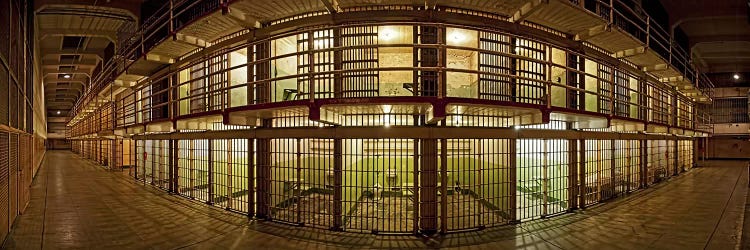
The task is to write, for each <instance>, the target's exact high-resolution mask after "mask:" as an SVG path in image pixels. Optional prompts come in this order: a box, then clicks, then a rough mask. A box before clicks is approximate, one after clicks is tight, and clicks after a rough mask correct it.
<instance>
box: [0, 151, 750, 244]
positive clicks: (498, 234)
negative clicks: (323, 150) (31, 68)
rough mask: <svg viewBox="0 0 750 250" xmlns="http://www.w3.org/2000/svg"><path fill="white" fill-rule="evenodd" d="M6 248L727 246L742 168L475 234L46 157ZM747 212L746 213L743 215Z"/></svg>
mask: <svg viewBox="0 0 750 250" xmlns="http://www.w3.org/2000/svg"><path fill="white" fill-rule="evenodd" d="M43 164H44V166H43V167H42V169H41V171H40V173H39V175H38V176H37V177H36V179H35V180H34V184H33V187H32V200H31V203H30V205H29V207H28V209H27V210H26V213H25V214H24V215H22V216H20V217H19V219H18V220H17V221H16V225H15V227H14V229H13V231H12V233H11V235H10V236H9V237H8V238H7V239H6V241H5V245H4V246H3V247H4V248H7V249H40V248H44V249H59V248H82V249H129V248H132V249H143V248H153V249H173V248H191V249H231V248H249V247H254V248H255V247H258V248H260V249H319V248H396V247H398V248H428V247H446V248H454V247H469V248H474V249H501V248H502V249H509V248H525V249H550V248H551V249H597V248H600V249H735V248H739V247H740V239H741V238H742V232H741V231H742V223H743V219H744V214H745V213H746V212H745V211H746V208H745V203H746V199H747V190H748V188H747V186H748V178H747V171H748V170H747V165H746V163H745V162H739V161H734V162H730V161H717V162H709V163H708V164H707V165H708V166H707V167H702V168H697V169H694V170H691V171H690V172H688V173H686V174H683V175H681V176H679V177H677V178H672V179H671V180H669V181H667V182H666V183H662V184H659V185H656V186H653V187H651V188H649V189H646V190H643V191H640V192H637V193H635V194H633V195H630V196H627V197H624V198H620V199H617V200H614V201H611V202H608V203H606V204H603V205H599V206H596V207H592V208H589V209H586V210H584V211H578V212H576V213H572V214H566V215H561V216H557V217H553V218H551V219H545V220H537V221H532V222H528V223H522V224H520V225H512V226H505V227H499V228H490V229H486V230H483V231H477V232H466V233H459V234H448V235H438V236H436V237H433V238H419V237H415V236H383V235H370V234H353V233H340V232H330V231H324V230H315V229H309V228H297V227H292V226H286V225H281V224H276V223H269V222H248V220H247V218H245V217H243V216H241V215H238V214H234V213H230V212H226V211H223V210H221V209H217V208H214V207H209V206H207V205H203V204H199V203H196V202H191V201H188V200H186V199H184V198H180V197H175V196H171V195H169V194H166V193H164V192H163V191H160V190H156V189H154V188H151V187H144V186H143V185H142V184H138V183H136V182H134V181H132V180H130V179H128V178H126V177H123V175H122V174H120V173H112V172H107V171H105V170H104V169H102V168H101V167H97V166H95V165H94V164H93V163H91V162H90V161H87V160H83V159H81V158H80V157H78V156H76V155H74V154H73V153H70V152H67V151H49V152H47V156H46V158H45V161H44V163H43ZM748 211H750V210H748Z"/></svg>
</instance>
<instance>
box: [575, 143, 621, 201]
mask: <svg viewBox="0 0 750 250" xmlns="http://www.w3.org/2000/svg"><path fill="white" fill-rule="evenodd" d="M585 147H586V149H585V150H586V151H585V156H586V158H585V159H584V161H585V162H586V164H585V168H584V169H582V171H585V180H583V183H585V186H584V187H583V195H584V196H585V205H593V204H596V203H599V202H601V201H604V200H607V199H610V198H612V197H614V194H615V186H614V184H615V181H614V175H615V170H614V169H613V167H614V166H612V163H613V161H612V159H613V158H612V157H613V155H612V153H613V152H612V141H611V140H586V141H585Z"/></svg>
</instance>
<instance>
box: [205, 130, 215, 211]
mask: <svg viewBox="0 0 750 250" xmlns="http://www.w3.org/2000/svg"><path fill="white" fill-rule="evenodd" d="M214 181H215V180H214V140H213V139H208V201H207V202H206V203H208V204H209V205H213V204H214Z"/></svg>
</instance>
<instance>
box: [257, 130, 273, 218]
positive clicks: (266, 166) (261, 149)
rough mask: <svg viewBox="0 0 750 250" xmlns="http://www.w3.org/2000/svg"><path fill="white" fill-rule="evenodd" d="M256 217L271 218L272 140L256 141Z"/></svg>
mask: <svg viewBox="0 0 750 250" xmlns="http://www.w3.org/2000/svg"><path fill="white" fill-rule="evenodd" d="M256 142H257V145H256V147H257V149H256V150H257V151H256V156H257V157H258V158H257V159H256V162H257V164H256V174H257V177H256V178H257V182H256V183H257V185H258V186H257V192H258V193H257V194H256V206H257V212H256V217H257V218H260V219H268V218H270V212H271V211H270V209H269V208H270V206H271V204H270V201H271V197H270V191H271V152H270V149H271V139H256Z"/></svg>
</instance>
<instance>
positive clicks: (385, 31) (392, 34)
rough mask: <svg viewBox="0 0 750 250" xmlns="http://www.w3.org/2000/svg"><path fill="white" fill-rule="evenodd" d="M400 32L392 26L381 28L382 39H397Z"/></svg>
mask: <svg viewBox="0 0 750 250" xmlns="http://www.w3.org/2000/svg"><path fill="white" fill-rule="evenodd" d="M397 36H398V32H397V31H396V29H394V28H392V27H381V29H380V40H383V41H391V40H393V39H396V37H397Z"/></svg>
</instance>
